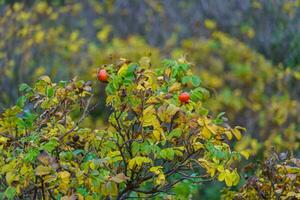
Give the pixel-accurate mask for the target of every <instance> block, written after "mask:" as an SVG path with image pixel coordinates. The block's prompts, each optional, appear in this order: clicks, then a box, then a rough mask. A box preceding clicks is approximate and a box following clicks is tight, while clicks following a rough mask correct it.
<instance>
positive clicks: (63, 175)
mask: <svg viewBox="0 0 300 200" xmlns="http://www.w3.org/2000/svg"><path fill="white" fill-rule="evenodd" d="M70 176H71V174H70V173H69V172H67V171H61V172H58V177H59V178H60V180H61V181H60V184H59V190H60V191H61V192H63V193H67V191H68V189H69V182H70Z"/></svg>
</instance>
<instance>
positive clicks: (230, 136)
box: [225, 131, 232, 140]
mask: <svg viewBox="0 0 300 200" xmlns="http://www.w3.org/2000/svg"><path fill="white" fill-rule="evenodd" d="M225 134H226V136H227V138H228V140H231V139H232V133H231V132H230V131H225Z"/></svg>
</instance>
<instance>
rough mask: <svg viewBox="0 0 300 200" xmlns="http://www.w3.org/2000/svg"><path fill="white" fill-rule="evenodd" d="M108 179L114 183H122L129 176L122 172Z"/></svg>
mask: <svg viewBox="0 0 300 200" xmlns="http://www.w3.org/2000/svg"><path fill="white" fill-rule="evenodd" d="M110 180H112V181H114V182H116V183H123V182H125V181H126V180H129V177H127V176H125V174H124V173H119V174H117V175H115V176H113V177H111V178H110Z"/></svg>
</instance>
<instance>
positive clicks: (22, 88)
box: [19, 83, 31, 92]
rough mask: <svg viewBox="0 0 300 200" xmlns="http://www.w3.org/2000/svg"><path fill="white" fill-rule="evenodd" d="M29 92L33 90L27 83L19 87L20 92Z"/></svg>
mask: <svg viewBox="0 0 300 200" xmlns="http://www.w3.org/2000/svg"><path fill="white" fill-rule="evenodd" d="M28 90H31V87H30V86H29V85H27V84H26V83H22V84H20V86H19V91H20V92H27V91H28Z"/></svg>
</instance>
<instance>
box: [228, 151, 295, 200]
mask: <svg viewBox="0 0 300 200" xmlns="http://www.w3.org/2000/svg"><path fill="white" fill-rule="evenodd" d="M252 167H253V168H255V174H254V175H253V176H250V177H249V178H248V180H247V181H246V183H245V184H244V185H243V186H242V187H241V188H240V190H239V191H237V192H233V191H227V192H225V194H224V195H223V198H224V199H299V198H300V160H299V159H297V158H288V154H287V153H280V154H277V153H275V152H272V153H271V155H269V157H268V158H267V159H266V160H265V161H264V162H263V163H261V164H260V165H259V166H255V165H254V166H252ZM247 168H248V171H249V166H248V167H247Z"/></svg>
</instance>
